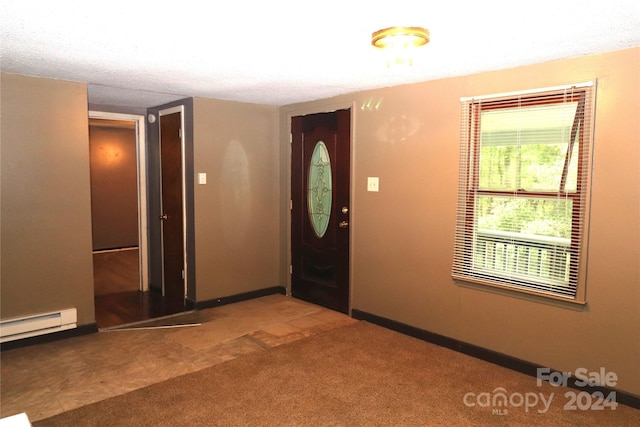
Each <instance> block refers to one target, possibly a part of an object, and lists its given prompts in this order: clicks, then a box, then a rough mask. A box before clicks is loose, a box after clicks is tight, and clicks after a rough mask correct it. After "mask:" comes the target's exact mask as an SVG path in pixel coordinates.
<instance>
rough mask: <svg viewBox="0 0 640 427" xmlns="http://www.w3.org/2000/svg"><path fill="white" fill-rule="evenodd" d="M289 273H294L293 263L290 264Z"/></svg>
mask: <svg viewBox="0 0 640 427" xmlns="http://www.w3.org/2000/svg"><path fill="white" fill-rule="evenodd" d="M289 274H293V265H291V264H289Z"/></svg>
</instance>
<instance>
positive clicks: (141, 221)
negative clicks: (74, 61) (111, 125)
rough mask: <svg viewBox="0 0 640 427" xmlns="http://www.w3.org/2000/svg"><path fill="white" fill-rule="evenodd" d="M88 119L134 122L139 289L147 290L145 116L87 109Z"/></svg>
mask: <svg viewBox="0 0 640 427" xmlns="http://www.w3.org/2000/svg"><path fill="white" fill-rule="evenodd" d="M89 118H90V119H102V120H124V121H131V122H135V123H136V155H137V166H138V167H137V169H138V173H137V179H138V254H139V272H140V290H141V291H147V290H149V250H148V241H149V240H148V232H147V206H148V197H147V136H146V135H147V131H146V121H145V117H144V116H141V115H136V114H123V113H110V112H106V111H93V110H89Z"/></svg>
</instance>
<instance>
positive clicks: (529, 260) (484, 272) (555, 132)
mask: <svg viewBox="0 0 640 427" xmlns="http://www.w3.org/2000/svg"><path fill="white" fill-rule="evenodd" d="M592 88H593V85H591V84H580V85H577V86H566V87H559V88H551V89H545V90H540V91H526V92H521V93H512V94H501V95H496V96H494V97H491V96H483V97H479V98H463V99H462V124H461V132H460V133H461V144H460V174H459V195H458V211H457V227H456V241H455V257H454V265H453V271H452V274H453V277H454V278H456V279H459V280H469V281H473V282H479V283H484V284H488V285H496V286H503V287H509V288H515V289H521V290H526V291H527V292H535V293H543V294H551V295H555V296H561V297H566V298H574V297H575V295H576V291H577V288H578V281H579V276H580V258H581V253H582V243H583V235H584V229H585V221H586V218H585V216H586V203H587V194H588V191H587V190H588V186H589V173H590V165H591V160H590V147H591V145H592V144H591V139H592V138H591V129H592V128H593V123H592V116H593V105H592V103H593V99H592V98H593V96H592V90H593V89H592Z"/></svg>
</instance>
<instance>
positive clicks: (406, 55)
mask: <svg viewBox="0 0 640 427" xmlns="http://www.w3.org/2000/svg"><path fill="white" fill-rule="evenodd" d="M429 41H430V36H429V30H427V29H425V28H422V27H389V28H384V29H382V30H378V31H375V32H374V33H373V34H371V44H372V45H373V46H375V47H377V48H380V49H383V50H389V53H390V56H389V57H388V59H387V66H388V67H389V66H391V65H392V64H396V65H402V64H407V65H413V55H412V51H413V49H414V48H416V47H420V46H424V45H426V44H427V43H429Z"/></svg>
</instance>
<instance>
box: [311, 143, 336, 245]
mask: <svg viewBox="0 0 640 427" xmlns="http://www.w3.org/2000/svg"><path fill="white" fill-rule="evenodd" d="M331 190H332V183H331V162H330V160H329V151H328V150H327V146H326V145H325V144H324V142H323V141H318V142H317V143H316V146H315V148H314V149H313V154H311V162H310V164H309V188H308V199H307V204H308V206H307V210H308V211H309V220H310V221H311V225H312V226H313V231H314V232H315V233H316V236H318V238H321V237H322V236H324V233H326V231H327V226H328V225H329V218H330V217H331Z"/></svg>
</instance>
